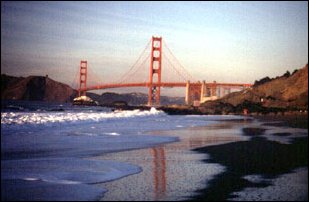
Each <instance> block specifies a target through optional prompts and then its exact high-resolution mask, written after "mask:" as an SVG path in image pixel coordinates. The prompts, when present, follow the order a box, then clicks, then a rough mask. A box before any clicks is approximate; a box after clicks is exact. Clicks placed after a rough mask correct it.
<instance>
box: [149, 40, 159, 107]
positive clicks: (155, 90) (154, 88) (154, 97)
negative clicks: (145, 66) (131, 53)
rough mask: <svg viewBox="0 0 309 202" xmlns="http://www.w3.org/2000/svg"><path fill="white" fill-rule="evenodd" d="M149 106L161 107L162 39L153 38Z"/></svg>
mask: <svg viewBox="0 0 309 202" xmlns="http://www.w3.org/2000/svg"><path fill="white" fill-rule="evenodd" d="M150 54H151V55H150V71H149V92H148V105H149V106H151V105H153V104H154V102H155V105H160V84H161V59H162V37H152V43H151V53H150Z"/></svg>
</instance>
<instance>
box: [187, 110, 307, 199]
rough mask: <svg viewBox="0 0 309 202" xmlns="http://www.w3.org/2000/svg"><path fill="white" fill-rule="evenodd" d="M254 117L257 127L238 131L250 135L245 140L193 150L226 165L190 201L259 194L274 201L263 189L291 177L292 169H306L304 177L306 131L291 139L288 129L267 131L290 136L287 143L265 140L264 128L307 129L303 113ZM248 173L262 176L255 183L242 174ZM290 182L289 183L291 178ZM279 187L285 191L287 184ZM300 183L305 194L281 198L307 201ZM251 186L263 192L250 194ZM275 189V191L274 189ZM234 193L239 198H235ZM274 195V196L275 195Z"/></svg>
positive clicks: (257, 197) (212, 161)
mask: <svg viewBox="0 0 309 202" xmlns="http://www.w3.org/2000/svg"><path fill="white" fill-rule="evenodd" d="M254 118H255V119H257V120H258V121H259V122H261V125H260V126H259V127H245V128H243V130H242V133H243V135H244V136H248V137H251V139H250V140H249V141H244V142H233V143H228V144H223V145H215V146H206V147H201V148H198V149H195V150H194V151H197V152H199V153H203V154H207V155H208V156H210V158H208V159H204V160H203V161H204V162H205V163H219V164H220V165H223V166H225V167H226V172H224V173H221V174H220V175H218V176H216V177H215V178H214V179H213V180H211V182H210V183H209V184H208V185H207V187H205V188H203V189H200V190H198V191H197V193H198V195H197V196H195V197H192V198H191V200H194V201H195V200H201V201H225V200H248V198H249V199H252V198H254V199H255V200H263V197H264V199H265V198H267V197H268V198H267V199H268V200H276V198H275V196H274V195H272V194H271V193H267V191H269V190H270V188H269V187H271V185H273V184H274V183H275V182H277V181H280V180H279V179H280V178H281V177H282V176H287V175H288V176H292V173H293V171H294V170H295V169H298V168H307V170H306V171H305V172H304V173H305V177H306V179H307V178H308V131H307V132H306V133H307V135H306V136H305V137H297V138H293V135H294V134H292V133H291V132H287V133H276V131H275V133H274V134H271V135H274V136H280V137H281V138H291V139H292V141H291V144H283V143H281V142H276V141H269V140H268V139H267V138H268V136H269V135H270V134H269V133H267V134H265V131H267V130H269V128H268V127H284V128H289V127H294V128H295V127H301V128H304V129H308V118H307V117H306V119H304V116H298V115H292V116H291V115H284V116H255V117H254ZM285 126H288V127H285ZM290 131H291V130H290ZM292 131H293V130H292ZM252 175H258V176H262V178H261V179H260V180H259V181H257V182H255V181H252V180H251V181H250V180H249V179H246V176H252ZM264 178H265V179H264ZM290 181H291V182H292V180H290ZM295 183H297V182H295ZM281 186H282V187H281V188H280V189H282V190H286V188H285V187H286V186H287V185H281ZM293 186H294V187H297V186H300V185H299V184H293V185H290V187H292V188H293ZM304 186H305V187H304V189H301V191H303V192H305V193H297V194H298V195H297V194H296V195H295V196H290V197H291V198H285V199H286V200H299V199H300V200H308V181H306V182H305V184H304ZM306 186H307V189H306ZM263 188H264V189H263ZM276 188H278V186H277V187H276ZM254 189H255V190H264V192H258V193H259V196H256V195H255V196H254V194H255V193H256V192H254V191H253V190H254ZM244 190H247V193H246V194H244ZM248 190H251V192H250V191H248ZM304 190H305V191H304ZM306 190H307V191H306ZM276 191H277V192H278V190H276ZM279 191H280V190H279ZM306 192H307V193H306ZM283 195H284V194H283ZM237 196H242V197H243V198H236V197H237ZM246 197H247V198H246ZM272 197H273V198H272ZM276 197H277V198H278V194H277V196H276ZM287 197H288V196H287ZM293 197H295V198H293ZM279 198H280V196H279Z"/></svg>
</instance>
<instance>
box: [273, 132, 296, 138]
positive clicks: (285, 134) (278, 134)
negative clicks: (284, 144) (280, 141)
mask: <svg viewBox="0 0 309 202" xmlns="http://www.w3.org/2000/svg"><path fill="white" fill-rule="evenodd" d="M273 135H276V136H281V137H286V136H290V135H292V134H291V133H274V134H273Z"/></svg>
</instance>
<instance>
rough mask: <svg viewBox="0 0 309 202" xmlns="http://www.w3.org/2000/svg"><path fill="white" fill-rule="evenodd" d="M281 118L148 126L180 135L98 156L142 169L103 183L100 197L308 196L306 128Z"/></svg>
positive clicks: (302, 198)
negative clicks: (145, 146) (169, 140)
mask: <svg viewBox="0 0 309 202" xmlns="http://www.w3.org/2000/svg"><path fill="white" fill-rule="evenodd" d="M284 118H285V120H284V121H287V120H288V118H286V117H284ZM294 120H295V118H293V121H294ZM279 121H282V119H281V120H279V118H278V117H276V118H275V119H273V118H266V119H261V117H259V121H257V119H254V120H250V119H242V120H230V121H228V120H226V121H221V122H220V123H219V124H213V125H208V126H205V127H192V128H186V129H185V128H181V129H179V130H172V131H157V132H151V133H150V134H156V135H164V136H165V135H167V136H176V137H179V139H180V141H179V142H175V143H171V144H164V145H161V146H157V147H153V148H148V149H140V150H133V151H125V152H119V153H112V154H106V155H102V156H100V157H97V158H99V159H108V160H115V161H120V162H128V163H132V164H134V165H138V166H140V167H141V168H142V170H143V171H142V172H141V173H138V174H135V175H130V176H128V177H125V178H122V179H119V180H116V181H112V182H107V183H103V184H101V185H100V186H103V187H105V188H107V189H108V192H107V193H105V195H104V197H103V198H102V199H101V200H102V201H116V200H122V201H141V200H145V201H146V200H147V201H149V200H152V201H153V200H168V201H171V200H186V201H187V200H202V201H222V200H306V199H308V180H304V179H307V178H308V132H307V131H305V132H304V130H301V129H291V128H288V127H285V126H287V125H288V124H284V123H282V122H279ZM282 124H283V125H282ZM278 126H279V127H278ZM304 127H305V126H304ZM289 190H290V191H292V192H293V193H291V194H290V193H288V191H289Z"/></svg>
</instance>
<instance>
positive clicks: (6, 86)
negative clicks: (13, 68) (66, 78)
mask: <svg viewBox="0 0 309 202" xmlns="http://www.w3.org/2000/svg"><path fill="white" fill-rule="evenodd" d="M76 93H77V92H76V91H75V90H74V89H72V88H71V87H69V86H68V85H66V84H63V83H59V82H57V81H54V80H52V79H50V78H48V77H43V76H29V77H27V78H23V77H19V78H17V77H12V76H7V75H1V99H14V100H37V101H49V102H70V101H72V100H73V98H74V97H76Z"/></svg>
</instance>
